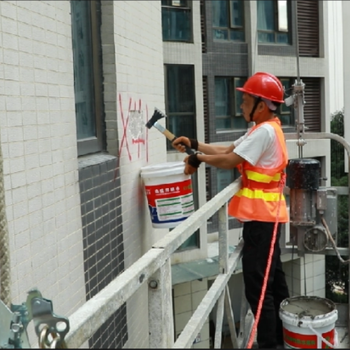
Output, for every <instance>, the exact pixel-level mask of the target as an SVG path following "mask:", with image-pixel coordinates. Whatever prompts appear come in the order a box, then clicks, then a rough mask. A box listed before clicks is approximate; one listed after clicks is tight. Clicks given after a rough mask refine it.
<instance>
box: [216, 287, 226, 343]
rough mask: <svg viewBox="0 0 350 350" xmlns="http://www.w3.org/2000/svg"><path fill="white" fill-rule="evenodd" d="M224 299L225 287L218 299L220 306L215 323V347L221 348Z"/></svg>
mask: <svg viewBox="0 0 350 350" xmlns="http://www.w3.org/2000/svg"><path fill="white" fill-rule="evenodd" d="M224 301H225V289H224V290H223V291H222V293H221V295H220V297H219V299H218V308H217V311H216V324H215V341H214V349H221V344H222V321H223V319H224Z"/></svg>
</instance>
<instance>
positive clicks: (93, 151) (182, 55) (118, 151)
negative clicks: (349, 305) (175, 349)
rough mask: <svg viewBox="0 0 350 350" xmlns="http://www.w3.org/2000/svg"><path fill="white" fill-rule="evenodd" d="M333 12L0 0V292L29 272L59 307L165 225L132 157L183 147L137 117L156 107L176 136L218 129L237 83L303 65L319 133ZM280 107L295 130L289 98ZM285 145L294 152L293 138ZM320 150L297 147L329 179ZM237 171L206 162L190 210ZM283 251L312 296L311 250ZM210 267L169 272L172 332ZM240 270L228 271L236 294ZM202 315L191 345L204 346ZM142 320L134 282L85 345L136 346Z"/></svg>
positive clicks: (217, 139) (339, 89) (226, 121)
mask: <svg viewBox="0 0 350 350" xmlns="http://www.w3.org/2000/svg"><path fill="white" fill-rule="evenodd" d="M341 14H342V4H341V1H306V0H304V1H303V0H298V1H277V0H271V1H242V0H241V1H240V0H237V1H185V0H178V1H175V0H162V1H108V0H107V1H89V2H87V1H40V2H38V1H1V2H0V25H1V27H0V31H1V34H2V35H1V36H0V40H1V45H0V60H1V63H2V64H1V67H2V69H1V75H0V79H1V82H2V93H1V97H0V102H1V108H2V113H1V118H0V130H1V151H2V169H3V171H2V173H3V193H4V203H5V204H4V208H3V211H4V216H5V222H6V225H4V230H3V237H4V241H8V246H6V245H4V246H3V247H2V248H1V249H3V252H2V253H3V255H4V256H8V259H7V261H6V263H8V264H9V266H10V274H9V276H8V275H6V271H2V272H1V273H2V275H1V276H0V278H1V283H2V285H1V286H2V289H1V293H2V298H5V297H6V298H7V297H9V298H10V299H11V302H12V303H13V304H20V303H22V302H23V301H24V300H25V299H26V293H27V292H28V291H29V290H30V289H31V288H33V287H37V288H38V289H39V290H40V291H41V293H42V294H43V296H44V297H45V298H48V299H50V300H52V301H53V306H54V311H55V313H57V314H59V315H64V316H67V317H68V316H69V315H70V314H72V313H73V312H74V311H75V310H76V309H77V308H79V307H80V306H81V305H83V304H84V302H85V301H87V300H89V299H90V298H91V297H93V296H94V295H96V294H97V293H98V292H99V291H100V290H102V289H103V288H104V287H105V286H106V285H107V284H108V283H109V282H111V281H112V280H113V279H114V278H115V277H116V276H118V275H119V274H120V273H122V272H123V271H125V270H126V269H127V268H128V267H130V266H131V265H132V264H133V263H134V262H135V261H137V259H138V258H139V257H141V256H142V255H143V254H144V253H145V252H147V251H148V250H149V249H150V247H152V244H153V243H154V242H156V241H157V240H159V239H160V238H161V237H163V236H164V235H165V234H166V233H167V232H169V229H166V228H157V229H155V228H153V227H152V223H151V219H150V213H149V210H148V206H147V200H146V196H145V191H144V184H143V181H142V179H141V177H140V171H141V168H142V167H143V166H146V165H153V164H159V163H164V162H172V161H182V159H183V158H184V155H183V154H179V153H177V152H175V151H174V150H173V149H172V148H171V146H170V144H169V142H168V141H167V140H166V138H165V137H164V135H163V134H162V133H160V132H159V131H158V130H156V129H155V128H150V129H148V128H147V127H145V124H146V122H147V121H149V120H150V118H151V117H152V114H153V111H154V108H158V109H160V110H162V111H164V112H165V113H166V115H167V118H166V119H165V120H164V121H163V124H164V125H165V126H166V127H167V128H168V129H169V130H170V131H171V132H173V133H174V134H175V135H177V136H180V135H186V136H190V137H196V138H198V140H200V141H205V142H211V143H224V144H229V143H230V142H232V141H234V140H235V139H236V138H238V137H240V136H241V135H242V134H243V133H244V131H245V129H246V127H247V125H246V123H245V122H244V120H243V119H242V117H241V116H240V109H239V105H240V97H241V96H240V95H239V94H237V92H236V90H235V87H237V86H241V85H242V84H244V81H245V80H246V79H247V78H248V77H249V76H250V75H251V74H253V73H255V72H257V71H268V72H270V73H272V74H275V75H276V76H278V77H279V78H280V79H281V81H282V82H283V84H284V86H285V88H286V95H288V94H291V92H292V90H291V89H292V86H293V84H294V83H295V80H296V78H297V77H298V74H300V78H301V79H302V81H303V82H304V83H305V99H306V104H305V125H306V127H307V130H308V131H313V132H320V131H327V132H329V131H330V115H331V114H332V113H333V112H334V111H336V110H339V109H341V108H343V103H344V102H343V101H344V99H343V97H342V96H343V77H342V55H335V51H336V50H338V44H337V43H338V42H339V40H340V39H339V38H340V37H342V36H341V35H340V34H339V33H341V30H342V26H341V25H342V20H341ZM339 45H340V46H342V44H341V40H340V43H339ZM279 115H280V118H281V120H282V124H283V128H284V131H285V133H288V132H293V131H295V122H296V114H295V112H294V111H293V108H287V107H285V108H283V109H282V110H280V111H279ZM288 151H289V155H290V158H297V157H298V147H297V146H296V144H295V142H292V141H288ZM329 153H330V144H329V141H327V140H321V139H320V140H312V141H310V142H308V143H307V145H306V146H305V147H304V157H312V158H316V159H319V160H320V161H321V164H322V172H323V175H324V177H327V178H328V179H329V178H330V176H329V175H330V169H329V165H330V161H329ZM236 177H237V174H236V173H235V172H234V171H221V170H218V169H214V168H211V167H205V166H203V165H202V166H201V167H200V169H199V170H198V172H197V173H196V174H195V175H194V176H193V177H192V182H193V195H194V200H195V206H196V209H198V208H200V206H202V205H203V204H204V203H206V202H207V201H208V200H210V198H212V197H213V196H215V194H216V193H218V192H219V191H220V190H222V189H223V188H224V187H225V186H227V184H229V183H230V182H232V181H233V180H234V179H235V178H236ZM323 185H329V180H325V181H324V183H323ZM204 189H205V190H204ZM217 225H218V223H217V217H215V216H214V217H213V218H212V219H211V220H210V221H208V222H204V223H203V225H202V227H201V228H200V229H199V230H198V232H195V233H194V234H193V236H192V237H190V239H189V240H188V241H187V242H185V244H184V245H183V246H182V247H181V248H180V249H179V251H177V252H176V253H175V254H174V256H173V261H172V263H173V266H174V269H175V268H181V264H186V263H189V262H191V261H203V260H205V259H207V258H208V257H215V255H216V250H215V249H216V248H215V247H216V246H217V242H216V240H217V230H218V226H217ZM229 228H230V237H231V238H230V239H231V241H230V244H231V246H232V247H234V245H235V244H237V242H238V238H239V237H240V233H241V226H240V224H239V223H238V222H237V221H236V220H234V219H230V222H229ZM5 253H6V254H5ZM283 259H284V261H285V263H284V264H285V265H284V266H285V269H286V273H287V275H288V276H289V277H290V276H294V277H293V278H294V280H292V279H291V278H290V286H291V287H292V289H293V294H302V293H303V291H304V290H306V291H307V293H308V294H310V295H318V296H324V288H325V287H324V258H323V257H317V256H310V257H305V258H298V259H294V260H291V257H290V256H285V257H283ZM305 264H306V267H307V268H306V269H304V267H305ZM292 270H293V271H294V275H293V274H292V273H291V271H292ZM304 270H305V271H306V275H305V274H304V272H303V271H304ZM7 277H10V278H7ZM212 277H213V276H211V275H208V276H207V278H204V279H202V280H197V279H194V280H191V279H190V280H188V279H184V278H182V279H181V278H179V279H177V280H176V279H174V281H173V287H174V290H173V293H174V315H175V317H174V321H175V322H174V324H175V334H174V336H175V337H176V336H177V335H178V334H179V333H180V332H181V330H182V328H183V326H184V324H185V323H186V322H187V321H188V319H189V317H190V316H191V314H192V311H193V310H194V309H195V308H196V306H197V305H198V304H199V302H200V300H201V298H202V297H203V295H204V294H205V293H206V291H207V290H208V288H209V287H210V284H211V278H212ZM306 277H307V279H308V284H307V285H305V283H306ZM5 281H6V283H5ZM311 282H312V283H311ZM241 284H242V282H241V274H240V271H239V270H238V271H237V273H236V274H235V275H234V276H233V277H232V282H231V283H230V286H231V288H230V290H231V293H232V296H231V297H232V300H239V299H240V293H241V287H240V286H241ZM237 287H238V288H237ZM233 308H234V310H239V302H235V303H234V304H233ZM211 319H214V315H212V316H211V318H210V319H208V322H207V323H206V327H205V328H203V330H202V332H201V333H200V334H199V336H198V339H197V340H198V342H197V343H196V344H194V345H193V346H194V347H200V348H202V347H205V346H209V342H210V320H211ZM147 322H148V318H147V288H143V289H141V290H140V291H139V292H138V293H137V294H136V295H135V296H134V297H132V298H131V300H130V301H129V302H128V303H126V304H125V305H124V307H122V308H121V309H120V310H119V311H118V312H117V313H116V314H115V315H113V317H111V319H109V320H108V321H107V322H106V324H105V326H104V327H101V329H100V331H99V332H97V333H96V334H95V336H94V337H93V338H92V339H91V340H90V341H89V344H88V345H89V347H96V348H99V347H115V348H121V347H126V348H135V347H137V348H138V347H140V348H142V347H144V348H147V347H148V327H147Z"/></svg>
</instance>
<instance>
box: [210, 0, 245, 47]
mask: <svg viewBox="0 0 350 350" xmlns="http://www.w3.org/2000/svg"><path fill="white" fill-rule="evenodd" d="M211 3H212V9H213V38H214V39H217V40H232V41H240V42H242V41H244V40H245V38H244V30H243V24H244V22H243V18H244V11H243V0H235V1H226V0H214V1H212V2H211Z"/></svg>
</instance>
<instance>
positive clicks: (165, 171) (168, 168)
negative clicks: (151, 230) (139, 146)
mask: <svg viewBox="0 0 350 350" xmlns="http://www.w3.org/2000/svg"><path fill="white" fill-rule="evenodd" d="M184 170H185V163H184V162H182V161H181V162H168V163H162V164H157V165H149V166H145V167H142V168H141V177H142V179H143V182H144V185H145V191H146V196H147V201H148V208H149V211H150V215H151V219H152V226H153V227H155V228H164V227H165V228H172V227H176V226H177V225H179V224H180V223H181V222H183V221H184V220H186V218H188V217H189V216H190V215H191V214H192V213H193V212H194V203H193V194H192V181H191V175H185V174H184Z"/></svg>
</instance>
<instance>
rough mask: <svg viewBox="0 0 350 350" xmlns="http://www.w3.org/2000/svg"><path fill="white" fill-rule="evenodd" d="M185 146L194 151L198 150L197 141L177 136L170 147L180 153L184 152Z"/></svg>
mask: <svg viewBox="0 0 350 350" xmlns="http://www.w3.org/2000/svg"><path fill="white" fill-rule="evenodd" d="M185 145H186V146H187V147H190V148H192V149H194V150H196V151H197V150H198V141H197V140H196V139H190V138H188V137H186V136H179V137H177V138H176V139H175V140H174V141H173V142H172V146H173V147H174V148H175V149H176V150H178V151H179V152H181V153H184V152H186V147H185Z"/></svg>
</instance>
